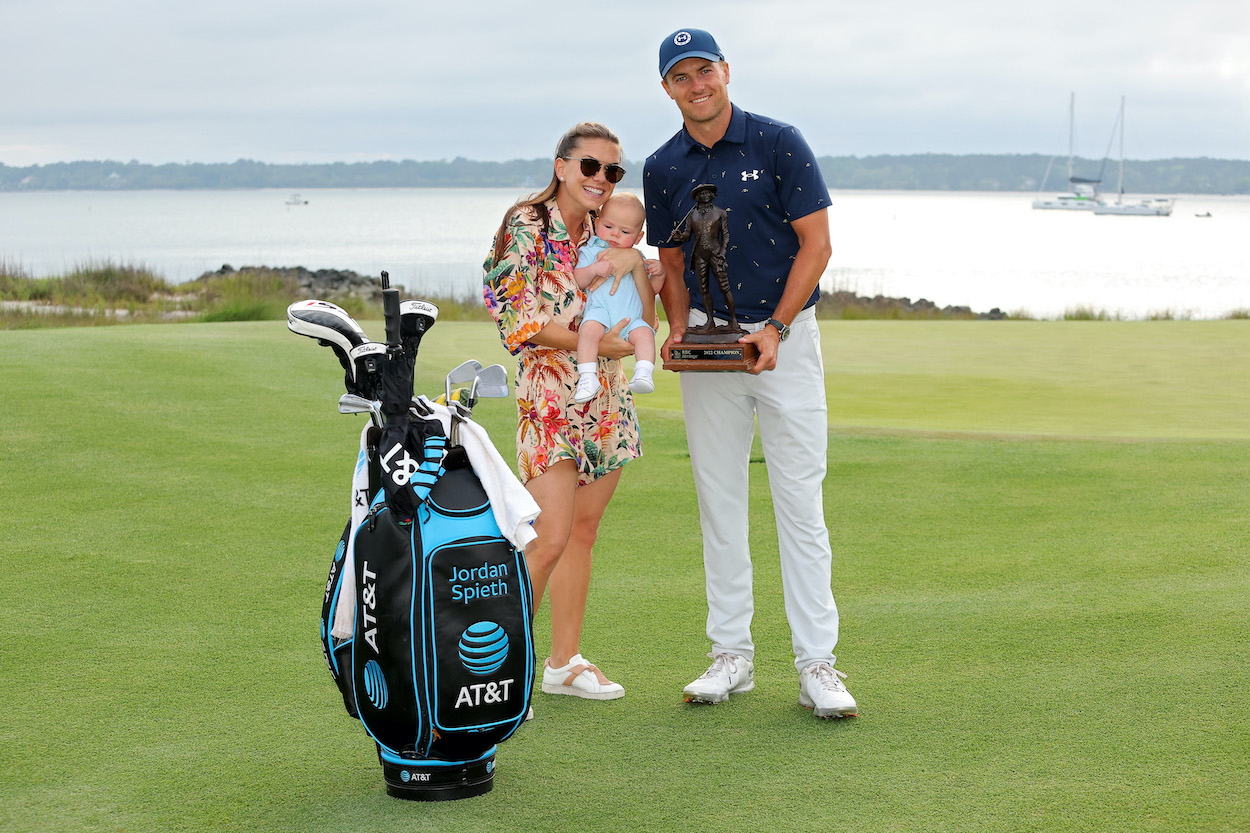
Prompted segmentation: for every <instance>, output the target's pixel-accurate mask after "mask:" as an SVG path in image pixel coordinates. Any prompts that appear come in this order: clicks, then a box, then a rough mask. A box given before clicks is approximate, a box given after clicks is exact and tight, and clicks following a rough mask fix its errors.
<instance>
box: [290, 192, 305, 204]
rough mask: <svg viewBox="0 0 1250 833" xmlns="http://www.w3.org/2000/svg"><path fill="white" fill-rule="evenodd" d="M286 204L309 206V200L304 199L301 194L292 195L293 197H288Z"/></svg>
mask: <svg viewBox="0 0 1250 833" xmlns="http://www.w3.org/2000/svg"><path fill="white" fill-rule="evenodd" d="M286 204H287V205H308V200H306V199H304V198H303V197H301V196H300V195H299V194H292V195H291V196H289V197H287V200H286Z"/></svg>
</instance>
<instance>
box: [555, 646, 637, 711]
mask: <svg viewBox="0 0 1250 833" xmlns="http://www.w3.org/2000/svg"><path fill="white" fill-rule="evenodd" d="M543 693H544V694H569V695H572V696H574V697H582V698H584V699H586V700H615V699H617V698H618V697H624V696H625V687H624V686H623V685H621V684H620V683H614V682H612V681H611V680H609V679H608V678H607V677H606V676H604V674H603V672H602V671H600V670H599V668H598V666H596V665H594V664H592V663H589V662H587V661H586V660H585V659H584V658H583V657H582V655H581V654H577V655H576V656H574V657H573V658H572V659H571V660H569V664H568V665H566V666H564V667H562V668H553V667H552V665H551V657H547V659H546V660H544V661H543Z"/></svg>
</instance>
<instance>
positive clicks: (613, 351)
mask: <svg viewBox="0 0 1250 833" xmlns="http://www.w3.org/2000/svg"><path fill="white" fill-rule="evenodd" d="M628 323H629V321H628V319H623V320H621V321H619V322H617V324H616V326H615V327H613V328H612V329H610V330H608V331H607V332H606V333H604V334H603V338H601V339H599V355H600V356H601V357H602V358H605V359H623V358H625V357H626V356H632V355H633V354H634V345H632V344H630V343H629V342H628V341H626V340H625V339H623V338H621V330H622V329H624V328H625V325H626V324H628ZM529 341H530V344H535V345H538V346H539V347H550V348H552V349H555V350H568V351H569V352H570V353H576V352H577V333H576V331H574V330H570V329H567V328H565V327H561V326H559V325H558V324H548V325H547V326H545V327H543V328H542V329H541V330H539V331H538V332H536V333H534V334H533V335H531V336H530V338H529Z"/></svg>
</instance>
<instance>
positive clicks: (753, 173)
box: [742, 169, 760, 182]
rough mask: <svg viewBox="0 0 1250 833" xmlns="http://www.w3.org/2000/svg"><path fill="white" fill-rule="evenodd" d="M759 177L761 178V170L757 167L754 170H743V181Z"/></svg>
mask: <svg viewBox="0 0 1250 833" xmlns="http://www.w3.org/2000/svg"><path fill="white" fill-rule="evenodd" d="M759 178H760V172H759V170H758V169H757V170H754V171H743V172H742V181H743V182H746V181H747V180H748V179H759Z"/></svg>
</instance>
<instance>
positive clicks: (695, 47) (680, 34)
mask: <svg viewBox="0 0 1250 833" xmlns="http://www.w3.org/2000/svg"><path fill="white" fill-rule="evenodd" d="M685 58H707V59H708V60H709V61H723V60H725V56H724V55H723V54H721V51H720V47H719V46H717V45H716V38H714V37H712V36H711V34H709V33H708V32H705V31H703V30H702V29H678V30H677V31H676V32H674V33H673V34H671V35H669V36H668V37H667V38H665V39H664V42H663V43H661V44H660V77H661V78H663V77H664V76H665V75H668V71H669V70H670V69H672V68H673V64H675V63H677V62H678V61H680V60H683V59H685Z"/></svg>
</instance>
